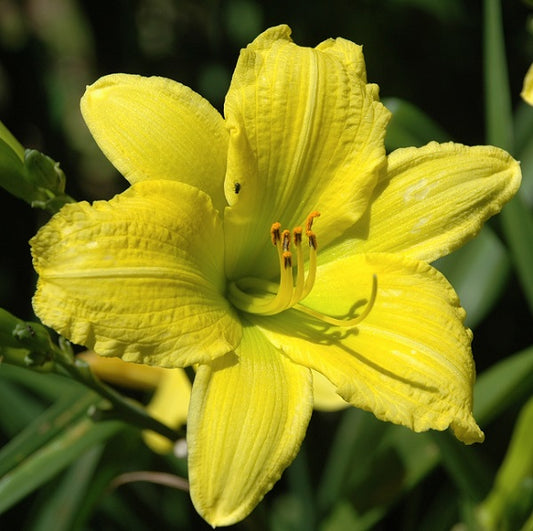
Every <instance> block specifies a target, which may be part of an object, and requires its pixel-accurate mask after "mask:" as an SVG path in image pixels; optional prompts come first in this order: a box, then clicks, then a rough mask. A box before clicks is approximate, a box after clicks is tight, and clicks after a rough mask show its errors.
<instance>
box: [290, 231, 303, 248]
mask: <svg viewBox="0 0 533 531" xmlns="http://www.w3.org/2000/svg"><path fill="white" fill-rule="evenodd" d="M292 233H293V241H294V245H300V244H301V243H302V227H296V228H295V229H294V230H293V231H292Z"/></svg>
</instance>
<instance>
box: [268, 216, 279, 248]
mask: <svg viewBox="0 0 533 531" xmlns="http://www.w3.org/2000/svg"><path fill="white" fill-rule="evenodd" d="M280 231H281V223H279V222H277V221H276V223H273V224H272V227H270V238H271V240H272V245H277V244H278V242H279V241H280V240H281V232H280Z"/></svg>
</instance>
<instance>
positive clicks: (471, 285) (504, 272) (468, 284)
mask: <svg viewBox="0 0 533 531" xmlns="http://www.w3.org/2000/svg"><path fill="white" fill-rule="evenodd" d="M434 265H435V267H437V269H439V270H440V271H442V273H444V275H445V276H446V277H447V278H448V280H449V281H450V282H451V283H452V285H453V287H454V288H455V289H456V291H457V293H458V294H459V297H460V299H461V305H462V306H463V307H464V308H465V309H466V313H467V319H466V324H467V326H470V327H475V326H476V325H477V324H479V323H480V322H481V321H482V320H483V318H484V317H485V316H486V315H487V313H488V312H489V311H490V310H491V308H492V307H493V306H494V304H495V302H496V301H497V300H498V298H499V296H500V295H501V293H502V291H503V289H504V288H505V286H506V283H507V279H508V276H509V275H508V273H509V271H510V261H509V258H508V256H507V251H506V249H505V247H504V246H503V245H502V243H501V242H500V240H499V239H498V237H497V236H496V235H495V234H494V232H493V231H492V230H491V229H490V228H489V227H488V226H487V225H486V226H485V227H483V229H482V230H481V232H480V233H479V234H478V235H477V237H476V238H474V239H473V240H471V241H470V242H468V243H467V244H466V245H465V246H463V247H461V248H460V249H458V250H457V251H455V252H454V253H452V254H450V255H448V256H445V257H444V258H441V259H440V260H438V261H437V262H435V264H434Z"/></svg>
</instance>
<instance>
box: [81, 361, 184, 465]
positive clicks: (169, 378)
mask: <svg viewBox="0 0 533 531" xmlns="http://www.w3.org/2000/svg"><path fill="white" fill-rule="evenodd" d="M78 358H81V359H83V360H84V361H86V362H87V363H88V364H89V366H90V367H91V370H92V372H93V373H94V374H95V375H96V376H97V377H98V378H100V379H101V380H104V381H106V382H109V383H112V384H115V385H120V386H122V387H127V388H131V389H146V390H149V391H154V393H153V395H152V397H151V400H150V402H149V403H148V405H147V406H146V410H147V412H148V414H150V415H151V416H152V417H154V418H155V419H157V420H159V421H160V422H162V423H163V424H166V425H167V426H169V427H170V428H173V429H175V430H177V429H179V428H181V427H182V426H184V425H185V424H186V422H187V411H188V409H189V400H190V396H191V383H190V382H189V378H188V377H187V375H186V374H185V371H184V370H183V369H163V368H162V367H154V366H151V365H143V364H140V363H128V362H126V361H122V360H121V359H120V358H106V357H102V356H99V355H98V354H96V353H95V352H92V351H86V352H82V353H81V354H78ZM143 439H144V441H145V442H146V444H147V445H148V446H149V447H150V448H151V449H152V450H153V451H154V452H157V453H160V454H166V453H170V452H172V450H173V441H170V440H169V439H167V438H166V437H163V435H160V434H158V433H155V432H153V431H149V430H146V431H144V432H143Z"/></svg>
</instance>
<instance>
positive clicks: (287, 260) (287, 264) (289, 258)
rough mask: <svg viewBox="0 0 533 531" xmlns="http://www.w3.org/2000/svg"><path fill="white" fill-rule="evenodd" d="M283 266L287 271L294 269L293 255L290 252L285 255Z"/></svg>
mask: <svg viewBox="0 0 533 531" xmlns="http://www.w3.org/2000/svg"><path fill="white" fill-rule="evenodd" d="M283 266H284V267H285V269H287V268H289V267H292V253H291V252H290V251H285V252H284V253H283Z"/></svg>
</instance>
